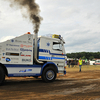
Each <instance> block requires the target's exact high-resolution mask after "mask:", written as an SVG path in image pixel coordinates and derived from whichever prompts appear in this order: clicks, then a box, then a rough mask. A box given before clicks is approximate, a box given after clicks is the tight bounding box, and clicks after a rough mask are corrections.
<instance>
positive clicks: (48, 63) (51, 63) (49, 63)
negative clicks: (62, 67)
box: [40, 62, 58, 75]
mask: <svg viewBox="0 0 100 100" xmlns="http://www.w3.org/2000/svg"><path fill="white" fill-rule="evenodd" d="M48 65H53V66H55V68H56V69H57V73H58V67H57V65H56V64H55V63H53V62H47V63H45V64H44V65H43V66H42V69H41V73H40V75H42V72H43V70H44V68H45V67H47V66H48Z"/></svg>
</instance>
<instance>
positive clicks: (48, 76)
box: [42, 67, 56, 82]
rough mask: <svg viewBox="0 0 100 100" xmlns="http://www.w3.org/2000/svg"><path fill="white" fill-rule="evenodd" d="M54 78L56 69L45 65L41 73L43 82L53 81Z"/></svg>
mask: <svg viewBox="0 0 100 100" xmlns="http://www.w3.org/2000/svg"><path fill="white" fill-rule="evenodd" d="M55 78H56V70H55V69H54V68H53V67H46V68H45V69H44V71H43V74H42V80H43V81H45V82H53V81H54V80H55Z"/></svg>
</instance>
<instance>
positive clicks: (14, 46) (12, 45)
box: [6, 44, 19, 47]
mask: <svg viewBox="0 0 100 100" xmlns="http://www.w3.org/2000/svg"><path fill="white" fill-rule="evenodd" d="M6 46H13V47H19V45H14V44H6Z"/></svg>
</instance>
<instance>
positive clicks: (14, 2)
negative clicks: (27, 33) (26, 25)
mask: <svg viewBox="0 0 100 100" xmlns="http://www.w3.org/2000/svg"><path fill="white" fill-rule="evenodd" d="M9 1H10V2H11V3H10V7H14V6H17V8H20V9H22V8H25V9H26V10H27V13H23V14H24V15H23V16H24V17H26V16H25V15H28V18H29V19H30V21H31V22H32V24H33V29H34V32H35V33H38V31H39V27H40V24H41V20H42V19H43V18H42V17H41V16H40V15H39V13H40V9H39V5H38V4H36V2H35V0H9Z"/></svg>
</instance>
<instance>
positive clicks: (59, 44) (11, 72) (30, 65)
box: [0, 32, 67, 85]
mask: <svg viewBox="0 0 100 100" xmlns="http://www.w3.org/2000/svg"><path fill="white" fill-rule="evenodd" d="M64 43H65V42H64V40H63V38H62V37H61V35H53V36H52V37H45V36H39V37H38V36H37V34H31V33H30V32H28V33H27V34H23V35H21V36H18V37H15V38H13V39H10V40H7V41H5V42H1V43H0V85H2V84H3V83H4V81H5V76H8V77H25V76H29V77H30V76H33V77H38V76H41V78H42V80H43V81H45V82H53V81H54V80H55V79H56V76H57V73H63V75H64V74H66V67H65V66H66V64H65V62H66V58H67V57H66V54H65V49H64Z"/></svg>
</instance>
